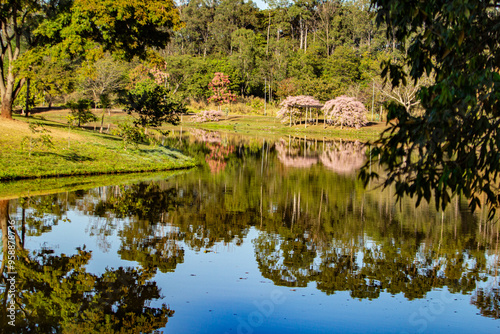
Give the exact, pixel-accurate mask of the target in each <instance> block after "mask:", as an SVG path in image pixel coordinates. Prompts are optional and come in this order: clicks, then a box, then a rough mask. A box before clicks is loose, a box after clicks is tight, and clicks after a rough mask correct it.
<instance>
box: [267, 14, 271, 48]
mask: <svg viewBox="0 0 500 334" xmlns="http://www.w3.org/2000/svg"><path fill="white" fill-rule="evenodd" d="M270 30H271V12H269V23H268V24H267V46H266V56H267V55H268V54H269V32H270Z"/></svg>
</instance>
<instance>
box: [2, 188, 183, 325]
mask: <svg viewBox="0 0 500 334" xmlns="http://www.w3.org/2000/svg"><path fill="white" fill-rule="evenodd" d="M39 199H43V197H42V198H39ZM41 202H43V201H36V200H33V201H28V202H24V201H20V203H19V204H21V206H22V207H23V217H24V213H25V211H24V207H25V206H26V204H28V206H29V204H30V203H31V205H33V209H34V210H33V212H32V213H30V214H29V219H26V220H23V221H21V224H22V230H23V231H24V230H25V228H24V226H25V225H28V227H29V228H28V230H32V228H33V227H34V230H36V231H37V233H44V232H47V231H48V230H47V229H43V230H41V231H40V230H37V229H36V227H37V226H40V224H38V222H39V220H38V219H37V216H38V215H39V214H40V213H42V212H43V213H44V214H53V212H52V211H53V210H52V209H53V208H56V209H57V212H58V213H59V212H62V211H64V210H63V206H62V205H61V204H63V203H61V202H56V203H53V204H54V205H52V206H51V207H50V209H49V207H47V206H42V207H40V206H38V205H37V204H39V203H41ZM29 208H30V209H31V208H32V207H31V206H29ZM8 209H9V201H8V200H0V225H1V227H2V244H3V247H2V251H3V252H2V253H3V260H2V268H1V272H0V276H1V277H2V287H3V290H4V291H3V293H1V295H0V296H1V297H0V305H1V306H0V308H1V309H2V312H1V318H2V321H1V327H0V329H1V330H2V332H5V333H12V332H13V331H12V330H13V329H14V330H15V332H17V333H25V332H26V333H27V332H29V333H62V332H64V333H66V332H76V333H139V332H141V333H144V332H152V331H153V330H155V329H157V328H161V327H164V326H165V324H166V323H167V321H168V318H169V317H171V316H172V315H173V314H174V311H173V310H170V309H169V308H168V307H167V306H166V305H165V304H163V305H162V306H161V307H159V308H155V307H149V305H148V303H149V302H151V300H154V299H158V298H160V291H159V289H158V287H157V285H156V283H155V282H154V281H150V279H151V278H152V277H154V275H155V270H154V269H153V270H147V269H143V270H137V269H134V268H122V267H120V268H118V269H116V270H114V269H106V271H105V272H104V273H103V274H102V275H95V274H91V273H88V272H87V270H86V268H85V266H86V265H87V264H88V262H89V261H90V259H91V257H92V254H91V252H90V251H86V250H85V249H81V248H77V249H76V254H74V255H71V256H67V255H65V254H61V255H55V254H54V251H53V250H52V249H49V248H44V247H42V249H40V250H38V251H34V252H30V251H29V250H27V249H24V246H23V244H24V233H23V236H22V237H20V236H19V234H18V232H17V231H16V230H12V229H8V228H7V225H8V222H9V221H10V217H9V210H8ZM34 222H36V223H34ZM9 241H12V243H9ZM14 253H15V254H16V257H15V261H14V264H13V267H10V266H6V263H8V260H10V259H13V257H12V256H11V255H12V254H14ZM11 286H12V287H15V289H13V288H11ZM7 287H8V288H7ZM12 296H15V297H12ZM11 308H12V309H13V310H15V312H10V311H8V310H10V309H11ZM14 314H15V317H14V318H12V315H14ZM9 315H10V316H11V317H8V316H9Z"/></svg>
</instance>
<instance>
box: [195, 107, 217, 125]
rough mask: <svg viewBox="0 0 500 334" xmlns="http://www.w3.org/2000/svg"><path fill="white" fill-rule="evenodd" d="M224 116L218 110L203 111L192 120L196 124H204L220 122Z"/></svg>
mask: <svg viewBox="0 0 500 334" xmlns="http://www.w3.org/2000/svg"><path fill="white" fill-rule="evenodd" d="M222 116H224V114H223V113H222V112H220V111H217V110H203V111H202V112H200V113H199V114H197V115H196V116H193V117H192V118H191V120H192V121H193V122H196V123H203V122H218V121H219V120H220V118H221V117H222Z"/></svg>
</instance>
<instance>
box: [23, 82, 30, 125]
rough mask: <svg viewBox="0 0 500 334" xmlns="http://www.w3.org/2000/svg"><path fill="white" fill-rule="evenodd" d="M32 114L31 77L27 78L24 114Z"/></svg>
mask: <svg viewBox="0 0 500 334" xmlns="http://www.w3.org/2000/svg"><path fill="white" fill-rule="evenodd" d="M29 115H30V79H26V110H25V111H24V116H26V117H28V116H29Z"/></svg>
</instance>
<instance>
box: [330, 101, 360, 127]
mask: <svg viewBox="0 0 500 334" xmlns="http://www.w3.org/2000/svg"><path fill="white" fill-rule="evenodd" d="M323 111H324V113H325V116H327V117H328V120H329V121H330V122H332V123H333V124H336V125H340V128H342V127H343V126H347V127H355V128H356V129H359V128H360V127H362V126H365V125H366V123H367V120H366V108H365V106H364V105H363V103H361V102H360V101H358V100H356V99H355V98H354V97H347V96H345V95H342V96H339V97H337V98H335V99H333V100H330V101H327V102H326V103H325V105H324V106H323Z"/></svg>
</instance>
